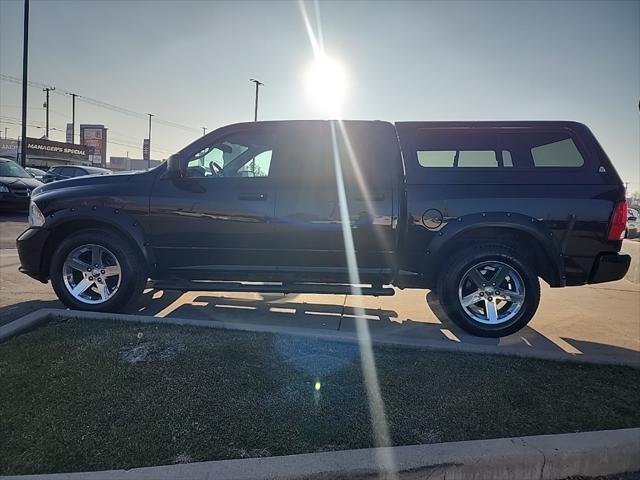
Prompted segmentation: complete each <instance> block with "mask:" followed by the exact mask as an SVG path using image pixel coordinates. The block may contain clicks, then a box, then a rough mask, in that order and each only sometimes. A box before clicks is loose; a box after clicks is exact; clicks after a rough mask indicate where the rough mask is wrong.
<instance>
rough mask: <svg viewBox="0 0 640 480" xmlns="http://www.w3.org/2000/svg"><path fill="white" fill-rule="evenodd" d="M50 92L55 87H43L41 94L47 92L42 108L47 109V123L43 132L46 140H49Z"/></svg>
mask: <svg viewBox="0 0 640 480" xmlns="http://www.w3.org/2000/svg"><path fill="white" fill-rule="evenodd" d="M52 90H55V87H45V88H43V89H42V91H43V92H47V100H46V101H45V103H44V107H45V108H46V109H47V123H46V130H45V132H46V133H45V136H46V137H47V139H48V138H49V92H50V91H52Z"/></svg>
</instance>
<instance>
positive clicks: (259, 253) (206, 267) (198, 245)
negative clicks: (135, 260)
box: [150, 124, 277, 278]
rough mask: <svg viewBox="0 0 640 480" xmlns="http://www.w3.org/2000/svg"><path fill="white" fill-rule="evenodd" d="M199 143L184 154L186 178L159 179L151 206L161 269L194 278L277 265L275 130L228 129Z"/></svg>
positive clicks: (255, 128)
mask: <svg viewBox="0 0 640 480" xmlns="http://www.w3.org/2000/svg"><path fill="white" fill-rule="evenodd" d="M207 139H210V140H209V141H207ZM194 145H195V146H196V148H195V149H194V148H190V147H187V148H186V149H185V150H184V151H185V152H187V153H185V154H184V158H181V163H182V164H183V177H182V178H171V177H169V176H168V175H160V176H159V178H158V179H157V180H156V182H155V185H154V189H153V193H152V196H151V205H150V211H151V217H152V218H151V220H152V244H153V245H152V247H153V250H154V253H155V258H156V262H157V266H158V269H159V270H160V271H161V272H162V273H163V274H164V275H167V274H168V275H171V274H175V275H179V276H184V277H187V278H217V277H224V276H225V275H226V276H229V274H230V273H233V274H234V275H235V276H236V278H239V277H241V276H243V275H244V273H246V272H252V271H269V270H272V264H273V260H272V257H271V255H270V254H269V252H270V249H271V247H272V245H271V242H272V241H273V227H272V220H273V216H274V207H275V193H276V192H275V189H274V184H273V177H272V171H273V166H274V165H273V164H274V163H275V162H276V157H277V148H276V146H275V145H276V132H275V129H274V128H270V127H269V126H265V125H260V124H256V125H255V126H253V125H244V126H241V127H239V129H237V128H236V129H233V128H232V129H229V128H226V129H223V130H222V133H219V134H218V132H213V133H211V134H209V135H208V136H207V137H205V139H203V140H200V141H199V142H196V143H195V144H194ZM179 155H180V154H179ZM243 272H244V273H243Z"/></svg>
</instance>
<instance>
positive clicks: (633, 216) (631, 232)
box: [624, 208, 640, 238]
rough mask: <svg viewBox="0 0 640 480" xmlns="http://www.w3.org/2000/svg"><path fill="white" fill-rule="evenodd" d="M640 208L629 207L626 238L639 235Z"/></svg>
mask: <svg viewBox="0 0 640 480" xmlns="http://www.w3.org/2000/svg"><path fill="white" fill-rule="evenodd" d="M639 228H640V227H639V226H638V210H636V209H635V208H629V209H628V210H627V228H626V230H625V235H624V236H625V238H636V237H637V236H638V229H639Z"/></svg>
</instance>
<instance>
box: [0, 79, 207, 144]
mask: <svg viewBox="0 0 640 480" xmlns="http://www.w3.org/2000/svg"><path fill="white" fill-rule="evenodd" d="M0 79H1V80H4V81H7V82H11V83H16V84H22V80H21V79H20V78H18V77H14V76H12V75H6V74H4V73H0ZM27 84H28V85H29V86H30V87H35V88H39V89H44V88H49V89H51V88H52V87H51V85H46V84H44V83H40V82H34V81H31V80H29V81H28V82H27ZM51 91H52V92H54V93H56V94H58V95H75V96H76V98H77V99H78V100H79V101H82V102H84V103H87V104H89V105H93V106H96V107H100V108H105V109H107V110H111V111H113V112H117V113H121V114H123V115H129V116H131V117H135V118H139V119H143V120H146V119H147V115H146V114H144V113H142V112H136V111H135V110H130V109H128V108H124V107H120V106H118V105H114V104H112V103H107V102H103V101H102V100H98V99H95V98H91V97H85V96H80V95H77V94H74V93H72V92H70V91H69V90H65V89H64V88H58V87H56V90H51ZM154 121H155V122H156V123H159V124H161V125H165V126H167V127H172V128H178V129H181V130H186V131H188V132H196V133H200V129H199V128H194V127H190V126H188V125H183V124H181V123H177V122H172V121H169V120H164V119H162V118H158V117H155V119H154Z"/></svg>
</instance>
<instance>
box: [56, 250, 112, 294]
mask: <svg viewBox="0 0 640 480" xmlns="http://www.w3.org/2000/svg"><path fill="white" fill-rule="evenodd" d="M62 275H63V278H64V285H65V287H66V288H67V290H68V292H69V293H70V294H71V295H72V296H73V298H75V299H76V300H78V301H80V302H82V303H87V304H98V303H104V302H106V301H107V300H109V299H110V298H112V297H113V296H114V295H115V293H116V291H117V290H118V288H119V287H120V281H121V280H122V269H121V268H120V263H119V262H118V259H117V258H116V256H115V255H114V254H113V253H111V252H110V251H109V250H108V249H106V248H105V247H103V246H100V245H95V244H88V245H82V246H80V247H78V248H75V249H74V250H72V251H71V252H70V253H69V255H67V258H66V259H65V261H64V263H63V265H62Z"/></svg>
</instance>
